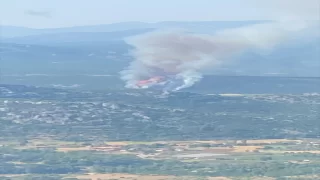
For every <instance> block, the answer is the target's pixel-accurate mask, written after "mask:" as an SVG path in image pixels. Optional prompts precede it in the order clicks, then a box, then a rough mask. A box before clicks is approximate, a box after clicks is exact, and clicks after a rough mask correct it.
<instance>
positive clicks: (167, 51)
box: [121, 21, 318, 90]
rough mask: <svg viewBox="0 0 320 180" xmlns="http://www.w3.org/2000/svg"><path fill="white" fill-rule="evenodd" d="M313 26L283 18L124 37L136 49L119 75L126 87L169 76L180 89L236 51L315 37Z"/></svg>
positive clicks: (267, 48)
mask: <svg viewBox="0 0 320 180" xmlns="http://www.w3.org/2000/svg"><path fill="white" fill-rule="evenodd" d="M314 29H315V27H314V24H312V23H309V22H305V21H299V22H297V21H295V22H291V21H286V22H271V23H263V24H256V25H250V26H246V27H240V28H234V29H226V30H222V31H218V32H216V33H215V34H213V35H205V34H194V33H188V32H184V31H178V30H174V31H158V32H151V33H148V34H144V35H140V36H136V37H133V38H131V39H128V40H127V43H128V44H129V45H131V46H133V47H134V48H135V49H134V51H133V52H132V55H133V57H134V61H132V62H131V64H130V65H129V67H127V68H126V69H125V70H124V71H122V72H121V75H122V79H123V80H124V81H126V83H127V85H126V86H127V87H129V88H136V86H135V85H136V83H137V82H139V81H140V80H144V79H148V78H151V77H154V76H167V75H170V76H171V78H170V80H171V81H173V82H174V81H176V80H180V81H181V82H182V83H176V86H175V87H172V89H171V90H179V89H182V88H186V87H190V86H192V85H193V84H194V83H196V82H197V81H199V80H200V79H201V77H202V73H203V71H205V70H208V69H210V68H212V67H215V66H218V65H219V64H222V63H224V62H225V61H227V60H230V59H231V58H232V57H233V56H236V55H237V54H240V53H242V52H245V51H248V50H250V51H256V52H258V53H268V52H271V51H272V49H274V48H276V47H277V46H278V45H281V44H282V43H287V42H290V40H295V39H297V38H298V37H299V36H301V35H303V34H305V32H308V33H309V34H308V36H310V37H314V36H317V35H318V34H317V32H316V30H314ZM303 32H304V33H303ZM304 38H306V37H305V35H304ZM298 39H299V38H298ZM295 43H297V42H295Z"/></svg>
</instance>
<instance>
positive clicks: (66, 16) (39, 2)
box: [0, 0, 320, 28]
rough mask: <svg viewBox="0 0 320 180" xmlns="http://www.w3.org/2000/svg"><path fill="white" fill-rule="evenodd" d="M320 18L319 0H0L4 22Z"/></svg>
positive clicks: (59, 24)
mask: <svg viewBox="0 0 320 180" xmlns="http://www.w3.org/2000/svg"><path fill="white" fill-rule="evenodd" d="M287 19H313V20H314V19H317V20H319V19H320V0H0V23H1V25H13V26H25V27H34V28H52V27H66V26H79V25H95V24H108V23H117V22H124V21H142V22H157V21H178V20H179V21H180V20H183V21H194V20H199V21H200V20H202V21H210V20H287Z"/></svg>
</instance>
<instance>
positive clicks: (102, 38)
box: [2, 28, 154, 45]
mask: <svg viewBox="0 0 320 180" xmlns="http://www.w3.org/2000/svg"><path fill="white" fill-rule="evenodd" d="M152 30H154V29H151V28H148V29H133V30H123V31H113V32H60V33H52V34H37V35H30V36H22V37H12V38H5V39H3V40H2V41H3V42H7V43H18V44H51V45H52V44H62V43H84V42H109V41H116V40H123V39H124V38H126V37H129V36H134V35H138V34H142V33H146V32H150V31H152Z"/></svg>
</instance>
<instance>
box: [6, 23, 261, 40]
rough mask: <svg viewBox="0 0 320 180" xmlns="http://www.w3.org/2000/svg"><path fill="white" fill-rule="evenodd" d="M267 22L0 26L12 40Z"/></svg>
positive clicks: (210, 28)
mask: <svg viewBox="0 0 320 180" xmlns="http://www.w3.org/2000/svg"><path fill="white" fill-rule="evenodd" d="M262 22H265V21H190V22H184V21H165V22H157V23H144V22H123V23H114V24H102V25H91V26H76V27H65V28H48V29H32V28H25V27H15V26H0V32H1V33H0V34H1V35H0V37H1V38H11V37H21V36H30V35H40V34H53V33H70V32H112V31H126V30H136V29H149V28H152V29H163V28H183V29H187V30H190V31H196V32H204V33H208V32H213V31H215V30H218V29H224V28H234V27H240V26H245V25H249V24H256V23H262Z"/></svg>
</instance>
